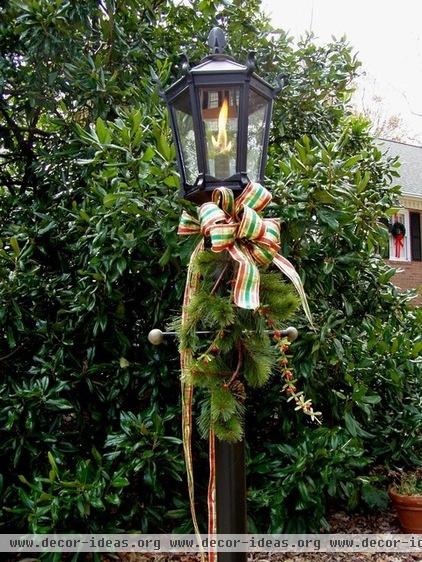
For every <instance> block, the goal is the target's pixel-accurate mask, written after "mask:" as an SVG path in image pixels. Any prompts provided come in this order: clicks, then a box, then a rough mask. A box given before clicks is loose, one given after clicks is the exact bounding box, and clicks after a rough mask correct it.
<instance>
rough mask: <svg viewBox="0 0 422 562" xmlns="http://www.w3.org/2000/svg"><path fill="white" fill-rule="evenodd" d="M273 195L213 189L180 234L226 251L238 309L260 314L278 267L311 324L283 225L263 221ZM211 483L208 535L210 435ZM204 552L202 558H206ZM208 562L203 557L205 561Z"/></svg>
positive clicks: (186, 388)
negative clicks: (264, 275) (269, 271)
mask: <svg viewBox="0 0 422 562" xmlns="http://www.w3.org/2000/svg"><path fill="white" fill-rule="evenodd" d="M271 198H272V197H271V193H270V192H269V191H268V190H267V189H265V187H263V186H262V185H260V184H258V183H252V182H251V183H249V185H248V186H247V187H246V188H245V189H244V190H243V192H242V193H241V195H239V197H238V198H237V199H235V198H234V194H233V191H232V190H231V189H227V188H226V187H219V188H217V189H215V190H214V191H213V194H212V201H211V202H209V203H204V204H203V205H201V206H200V207H199V209H198V218H195V217H192V216H191V215H190V214H189V213H187V212H186V211H183V213H182V216H181V219H180V223H179V229H178V234H180V235H182V236H188V235H192V234H199V233H201V234H202V235H203V236H204V237H205V236H206V237H209V238H210V240H211V249H212V250H213V251H214V252H223V251H228V252H229V254H230V255H231V257H232V258H233V259H234V260H235V261H236V262H237V264H238V270H237V274H236V280H235V286H234V294H233V300H234V303H235V304H236V305H237V306H238V307H240V308H246V309H250V310H256V309H257V308H258V307H259V304H260V303H259V279H260V278H259V269H258V266H259V265H260V266H267V265H269V264H271V263H274V265H276V266H277V267H278V268H279V269H280V271H282V273H284V274H285V275H286V277H288V278H289V279H290V281H291V282H292V283H293V285H294V287H295V288H296V290H297V292H298V294H299V296H300V300H301V303H302V307H303V310H304V312H305V314H306V316H307V318H308V320H309V322H310V324H311V326H312V325H313V324H312V316H311V312H310V309H309V305H308V301H307V299H306V295H305V290H304V288H303V284H302V281H301V279H300V277H299V274H298V273H297V271H296V270H295V268H294V266H293V265H292V264H291V263H290V262H289V260H287V259H286V258H285V257H283V256H281V255H280V254H279V253H278V251H279V249H280V222H279V221H278V220H277V219H264V218H262V217H261V216H260V214H259V213H260V212H261V211H263V210H264V209H265V207H266V206H267V205H268V203H270V201H271ZM203 249H204V240H203V239H202V240H201V241H200V242H199V243H198V245H197V246H196V248H195V250H194V251H193V253H192V255H191V258H190V261H189V267H188V277H187V281H186V287H185V294H184V301H183V313H182V323H183V322H186V320H187V318H186V314H187V312H186V311H187V306H188V305H189V302H190V300H191V298H192V297H193V295H194V294H195V292H196V291H197V289H198V286H199V276H198V274H197V273H195V272H194V268H193V264H194V261H195V258H196V256H197V255H198V253H199V252H201V251H202V250H203ZM191 361H192V352H191V351H190V350H182V352H181V371H182V429H183V448H184V454H185V464H186V471H187V480H188V489H189V499H190V506H191V513H192V520H193V525H194V529H195V533H196V534H197V535H199V534H200V532H199V527H198V522H197V518H196V511H195V494H194V477H193V463H192V400H193V388H192V386H191V385H190V384H188V383H187V382H186V373H187V371H188V369H189V364H190V362H191ZM209 454H210V459H209V461H210V480H209V485H208V533H209V534H215V533H216V532H217V519H216V503H215V501H216V489H215V448H214V434H213V432H212V431H211V432H210V449H209ZM203 556H204V555H203V554H202V558H203ZM203 559H204V558H203ZM208 559H209V562H214V561H215V560H216V554H215V552H214V551H213V550H211V551H210V552H209V558H208Z"/></svg>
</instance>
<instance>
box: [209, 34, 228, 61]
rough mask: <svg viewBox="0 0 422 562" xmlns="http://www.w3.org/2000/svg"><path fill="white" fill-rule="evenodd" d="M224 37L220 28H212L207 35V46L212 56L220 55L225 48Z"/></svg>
mask: <svg viewBox="0 0 422 562" xmlns="http://www.w3.org/2000/svg"><path fill="white" fill-rule="evenodd" d="M226 44H227V41H226V36H225V34H224V31H223V30H222V29H221V27H213V28H212V29H211V31H210V34H209V35H208V46H209V48H210V49H211V53H212V54H213V55H216V54H219V53H222V52H223V51H224V47H225V46H226Z"/></svg>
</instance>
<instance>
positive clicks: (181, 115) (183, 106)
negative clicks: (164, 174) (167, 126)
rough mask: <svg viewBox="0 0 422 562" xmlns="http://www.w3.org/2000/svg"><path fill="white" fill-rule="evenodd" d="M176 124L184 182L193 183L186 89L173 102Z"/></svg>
mask: <svg viewBox="0 0 422 562" xmlns="http://www.w3.org/2000/svg"><path fill="white" fill-rule="evenodd" d="M173 107H174V115H175V120H176V126H177V136H178V139H179V145H180V151H181V160H182V162H183V167H184V170H185V176H186V182H187V183H188V184H191V185H193V184H194V183H195V180H196V178H197V177H198V174H199V171H198V161H197V158H196V142H195V132H194V128H193V118H192V108H191V103H190V96H189V92H188V91H187V90H186V91H185V92H183V93H182V94H181V95H180V96H179V97H178V98H176V100H175V101H174V102H173Z"/></svg>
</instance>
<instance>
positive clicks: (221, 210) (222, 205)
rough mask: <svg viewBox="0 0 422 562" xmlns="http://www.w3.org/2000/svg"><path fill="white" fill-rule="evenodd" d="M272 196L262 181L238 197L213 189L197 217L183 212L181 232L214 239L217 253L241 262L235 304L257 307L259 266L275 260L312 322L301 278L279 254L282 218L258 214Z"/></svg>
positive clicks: (213, 247) (222, 188)
mask: <svg viewBox="0 0 422 562" xmlns="http://www.w3.org/2000/svg"><path fill="white" fill-rule="evenodd" d="M271 198H272V196H271V193H270V192H269V191H268V190H267V189H265V187H263V186H262V185H260V184H259V183H249V185H248V186H247V187H246V188H245V189H244V190H243V192H242V193H241V195H240V196H239V197H238V198H237V199H236V200H235V198H234V195H233V191H232V190H231V189H227V188H226V187H219V188H217V189H215V190H214V191H213V194H212V202H210V203H204V204H203V205H201V207H200V208H199V211H198V219H196V218H194V217H192V216H191V215H189V214H188V213H187V212H186V211H183V213H182V217H181V219H180V224H179V229H178V234H180V235H190V234H198V233H202V234H203V235H204V236H208V237H209V238H210V239H211V248H212V250H213V251H214V252H222V251H224V250H227V251H228V252H229V254H230V255H231V257H232V258H233V259H234V260H235V261H236V262H237V263H238V264H239V268H238V271H237V276H236V281H235V286H234V303H235V304H236V305H237V306H238V307H240V308H247V309H252V310H255V309H256V308H258V307H259V270H258V267H257V266H258V265H261V266H266V265H269V264H270V263H274V265H276V266H277V267H278V268H279V269H280V270H281V271H282V272H283V273H284V275H286V277H288V278H289V279H290V281H291V282H292V283H293V285H294V287H295V288H296V290H297V292H298V294H299V296H300V300H301V302H302V306H303V310H304V311H305V314H306V316H307V318H308V320H309V322H310V324H311V325H312V317H311V312H310V310H309V306H308V302H307V300H306V295H305V291H304V288H303V285H302V281H301V279H300V277H299V275H298V273H297V271H296V270H295V268H294V267H293V265H292V264H291V263H290V262H289V260H287V259H286V258H284V257H283V256H281V255H280V254H279V253H278V251H279V249H280V221H279V220H278V219H263V218H262V217H261V216H260V215H259V212H260V211H262V210H263V209H265V207H266V206H267V205H268V203H269V202H270V201H271Z"/></svg>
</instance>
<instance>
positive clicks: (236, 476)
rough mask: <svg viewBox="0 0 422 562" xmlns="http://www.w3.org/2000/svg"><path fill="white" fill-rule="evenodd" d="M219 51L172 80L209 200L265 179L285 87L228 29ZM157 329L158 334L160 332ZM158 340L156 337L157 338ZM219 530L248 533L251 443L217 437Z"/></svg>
mask: <svg viewBox="0 0 422 562" xmlns="http://www.w3.org/2000/svg"><path fill="white" fill-rule="evenodd" d="M208 45H209V47H210V49H211V54H210V55H208V56H207V57H205V58H204V59H202V60H201V61H200V62H199V64H197V65H196V66H193V67H191V66H190V65H189V61H188V59H187V58H186V57H185V58H184V61H183V64H182V70H183V76H182V77H181V78H180V79H179V80H178V81H176V82H175V83H174V84H173V85H171V86H170V87H169V88H168V89H167V90H166V91H165V92H163V94H162V95H163V97H164V99H165V100H166V103H167V106H168V110H169V115H170V123H171V127H172V131H173V137H174V142H175V146H176V152H177V160H178V167H179V172H180V178H181V197H183V198H184V199H188V200H190V201H194V202H195V203H204V202H206V201H209V200H210V199H211V196H212V192H213V190H214V189H215V188H217V187H227V188H230V189H231V190H233V192H234V194H235V195H239V194H240V193H241V192H242V190H243V189H244V188H245V187H246V186H247V185H248V184H249V183H250V182H259V183H263V178H264V171H265V164H266V156H267V147H268V136H269V129H270V124H271V113H272V105H273V99H274V97H275V95H276V94H277V93H278V92H279V91H280V90H281V88H282V86H283V83H282V78H281V77H280V79H279V83H278V86H277V87H273V86H271V85H270V84H269V83H268V82H266V81H265V80H263V79H262V78H261V77H259V76H258V75H257V74H256V73H255V72H254V71H255V62H254V56H253V53H250V54H249V56H248V58H247V61H246V63H245V64H241V63H239V62H236V61H235V60H234V59H233V58H232V57H230V56H228V55H225V54H224V53H223V51H224V47H225V45H226V39H225V35H224V32H223V31H222V30H221V29H220V28H214V29H212V30H211V32H210V35H209V37H208ZM156 335H157V334H156ZM150 341H152V340H150ZM215 445H216V507H217V532H218V533H219V534H220V533H221V534H232V533H235V534H243V533H246V532H247V531H246V482H245V447H244V442H243V441H241V442H239V443H235V444H231V443H226V442H222V441H219V440H216V444H215ZM218 561H219V562H246V553H240V552H236V553H219V554H218Z"/></svg>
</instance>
